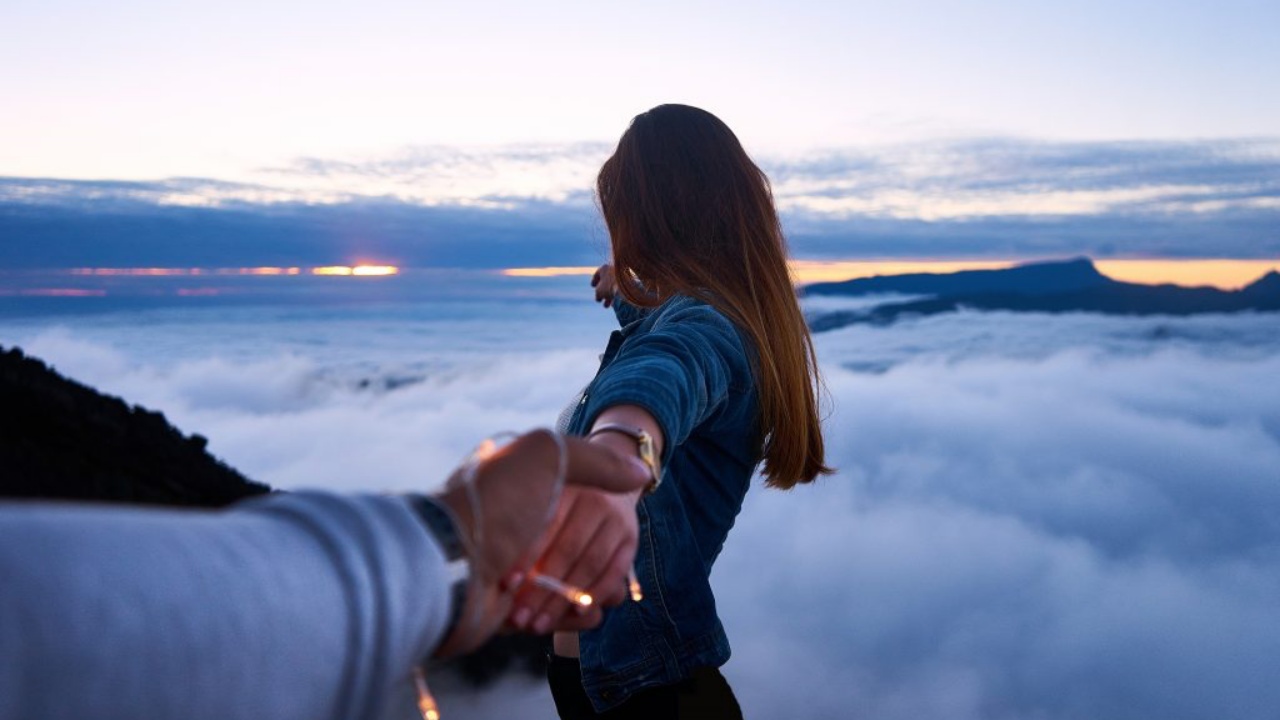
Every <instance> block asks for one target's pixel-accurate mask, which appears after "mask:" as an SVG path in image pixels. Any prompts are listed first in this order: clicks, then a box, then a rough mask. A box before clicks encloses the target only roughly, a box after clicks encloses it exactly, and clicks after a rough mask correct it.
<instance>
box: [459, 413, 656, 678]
mask: <svg viewBox="0 0 1280 720" xmlns="http://www.w3.org/2000/svg"><path fill="white" fill-rule="evenodd" d="M563 439H564V441H565V449H566V452H567V453H568V468H567V473H566V485H565V488H564V493H563V495H562V496H561V499H560V503H559V506H558V508H557V510H556V513H555V516H554V517H553V519H552V521H551V522H550V523H548V522H547V512H548V509H549V507H550V504H551V501H552V492H553V490H554V487H555V482H556V474H557V471H558V469H559V464H560V455H559V450H558V447H557V444H556V442H555V439H554V438H553V437H552V436H551V434H550V433H548V432H545V431H542V432H531V433H527V434H525V435H522V436H520V437H518V438H516V439H515V440H513V441H512V442H511V443H510V444H509V445H507V446H505V447H503V448H501V449H499V450H498V451H497V452H495V453H494V454H493V455H492V456H490V457H488V458H485V459H483V460H481V461H480V463H479V465H478V466H477V467H476V471H475V477H474V480H473V482H474V483H475V490H476V493H477V497H478V500H479V502H478V503H476V505H477V506H478V508H479V511H480V512H481V513H483V526H484V536H483V538H482V545H481V546H480V547H476V548H471V552H473V553H474V554H475V555H474V556H473V557H471V558H470V560H471V572H472V583H471V587H470V589H469V591H468V593H467V604H466V607H465V608H464V609H463V611H462V615H461V618H460V620H459V622H458V626H457V627H456V628H455V629H454V631H453V632H452V633H451V634H450V636H449V637H448V638H446V639H445V641H444V642H443V643H442V644H441V645H440V647H439V648H438V649H437V650H436V655H437V656H438V657H446V656H450V655H455V654H458V653H462V652H467V651H469V650H473V649H475V648H476V647H478V646H479V645H480V644H481V643H482V642H484V641H485V640H486V639H488V638H489V637H490V636H491V635H492V634H493V633H494V632H495V631H497V630H498V629H499V628H500V627H501V626H502V623H503V621H504V620H505V619H506V618H507V617H508V615H509V613H510V608H511V602H512V599H513V594H512V593H511V592H509V591H508V590H509V588H508V587H507V582H508V579H509V578H510V577H511V576H512V575H513V574H516V575H522V574H524V573H526V572H527V570H528V565H530V564H532V561H533V560H534V559H536V558H538V557H547V558H551V557H554V558H556V561H555V562H556V569H564V570H571V574H569V575H567V576H566V575H565V574H563V573H557V574H555V575H553V577H557V578H565V577H567V578H568V581H569V582H574V581H575V579H578V578H588V577H589V578H591V581H594V580H595V579H596V578H598V577H602V576H606V575H614V574H616V573H617V572H618V571H617V570H616V568H618V567H622V568H623V570H622V572H623V573H624V574H625V572H626V568H627V567H629V566H630V563H631V562H632V560H633V559H634V555H635V548H636V545H637V538H636V533H637V528H636V522H635V501H634V498H635V497H636V496H637V495H638V493H639V492H641V490H642V488H643V487H644V485H645V483H646V482H647V481H648V469H647V468H646V467H645V465H644V464H643V463H640V462H638V461H637V460H636V459H634V458H633V457H628V456H626V455H621V454H619V453H617V452H614V451H613V450H611V449H609V448H606V447H603V446H600V445H597V444H595V443H589V442H587V441H586V440H583V439H582V438H573V437H566V438H563ZM584 496H589V497H590V498H591V499H590V500H585V501H584V500H583V499H582V498H583V497H584ZM624 498H632V499H631V500H630V501H627V500H625V499H624ZM437 499H438V500H440V501H441V502H443V503H444V504H445V505H447V506H448V507H449V509H450V510H452V511H453V513H454V517H456V518H457V520H458V524H459V525H460V527H459V528H458V531H459V533H462V534H463V535H464V536H465V537H467V538H474V534H473V528H474V527H475V518H474V516H473V514H472V513H473V510H474V508H473V507H472V503H471V502H470V501H469V500H468V499H467V489H466V488H465V487H464V486H463V485H462V483H460V482H456V478H455V479H454V480H451V482H450V483H449V484H448V486H447V488H446V490H445V491H444V492H443V493H442V494H440V495H439V496H437ZM627 502H630V510H629V511H628V512H629V514H630V516H631V522H630V524H629V525H623V526H618V527H614V528H612V529H611V530H610V532H609V533H607V535H608V537H609V540H608V542H610V543H611V548H612V549H611V551H610V553H609V554H608V555H609V556H608V557H603V556H602V553H601V552H599V551H598V549H597V548H596V546H594V545H593V544H591V543H587V542H585V541H583V538H587V539H593V538H595V537H596V536H597V534H599V531H600V524H601V522H602V521H603V520H604V518H605V517H608V518H610V519H609V520H608V522H610V523H611V524H612V523H613V520H614V519H616V517H617V516H618V515H621V514H623V513H622V511H620V510H618V511H615V512H614V513H612V514H609V513H604V512H600V510H599V508H600V507H602V506H604V505H608V504H611V503H617V504H618V505H620V506H621V505H626V504H627ZM588 508H590V511H589V512H588ZM595 513H599V514H595ZM593 542H594V541H593ZM591 581H581V582H580V583H578V584H579V586H580V587H590V588H592V590H589V592H592V593H593V598H595V602H594V603H593V604H592V605H591V607H589V608H588V609H587V611H586V612H585V613H576V612H575V614H574V615H573V617H572V620H571V621H570V622H565V618H564V616H565V614H566V613H567V612H569V610H570V608H569V606H568V603H567V602H565V601H563V600H562V601H561V603H560V604H559V605H554V606H549V607H544V606H543V605H545V603H544V604H543V605H540V606H539V616H541V615H542V614H546V617H547V620H546V621H545V622H546V623H548V625H549V626H550V627H561V626H564V627H572V628H575V629H576V628H585V627H592V626H594V625H596V624H598V623H599V622H600V619H601V617H602V616H601V611H600V607H601V606H602V605H605V604H608V603H609V602H610V601H612V603H613V604H617V603H618V602H621V598H620V597H619V598H613V596H612V595H610V594H609V593H601V594H600V595H599V596H596V595H595V594H594V593H595V589H594V588H595V585H594V584H593V582H591ZM619 582H621V581H619ZM557 597H558V596H557Z"/></svg>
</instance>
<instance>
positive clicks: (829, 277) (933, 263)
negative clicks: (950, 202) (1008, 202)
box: [787, 260, 1017, 285]
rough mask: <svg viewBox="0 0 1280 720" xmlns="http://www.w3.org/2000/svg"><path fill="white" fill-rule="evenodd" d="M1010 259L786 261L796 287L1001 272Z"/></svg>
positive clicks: (1012, 263) (1008, 265)
mask: <svg viewBox="0 0 1280 720" xmlns="http://www.w3.org/2000/svg"><path fill="white" fill-rule="evenodd" d="M1016 264H1017V262H1015V261H1012V260H790V261H788V262H787V265H788V266H789V267H790V268H791V277H792V278H793V279H794V280H795V282H796V284H799V285H807V284H809V283H816V282H837V281H840V280H853V279H855V278H866V277H873V276H876V275H909V274H912V273H939V274H942V273H953V272H960V271H962V270H1002V269H1004V268H1009V267H1013V266H1014V265H1016Z"/></svg>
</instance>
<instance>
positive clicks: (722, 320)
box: [641, 295, 747, 355]
mask: <svg viewBox="0 0 1280 720" xmlns="http://www.w3.org/2000/svg"><path fill="white" fill-rule="evenodd" d="M641 325H643V326H645V328H644V332H660V333H671V334H675V335H686V336H690V335H692V336H698V337H699V338H700V339H701V340H702V341H704V342H710V343H712V344H714V345H716V346H719V347H720V348H721V350H722V351H723V352H729V353H732V354H735V355H738V354H742V353H743V352H744V351H745V349H746V347H747V343H746V338H745V337H744V336H743V334H742V332H741V331H740V330H739V328H738V326H737V324H735V323H734V322H733V321H732V320H731V319H729V316H728V315H726V314H725V313H724V312H723V311H722V310H720V309H719V308H717V307H716V306H715V305H713V304H712V303H711V302H710V301H709V300H707V299H705V298H699V297H694V296H691V295H673V296H672V297H670V298H668V299H667V300H666V301H665V302H663V303H662V304H661V305H659V306H658V307H656V308H654V309H653V310H652V312H650V314H649V315H648V317H646V318H645V320H644V322H642V323H641Z"/></svg>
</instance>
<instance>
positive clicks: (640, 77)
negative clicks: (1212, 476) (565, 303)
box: [0, 0, 1280, 179]
mask: <svg viewBox="0 0 1280 720" xmlns="http://www.w3.org/2000/svg"><path fill="white" fill-rule="evenodd" d="M1278 24H1280V8H1277V6H1276V4H1275V3H1273V2H1268V1H1266V0H1227V1H1225V2H1213V3H1209V2H1186V1H1175V2H1155V1H1133V0H1121V1H1120V2H1103V1H1101V0H1088V1H1085V2H1078V3H1065V4H1064V3H1019V2H993V1H989V0H986V1H981V2H966V3H958V2H945V1H942V0H928V1H921V0H913V1H908V2H901V3H876V2H842V3H832V2H813V1H801V2H794V3H786V4H785V5H783V4H779V3H764V2H727V1H725V2H720V1H712V2H674V1H671V0H659V1H657V2H652V3H646V4H645V5H644V6H643V7H639V6H634V5H628V4H620V3H596V2H578V1H574V0H558V1H554V2H546V3H538V4H537V5H536V6H535V5H529V4H527V3H514V2H475V3H439V2H395V1H391V0H374V1H373V2H367V3H361V4H359V5H356V4H351V3H334V2H308V3H301V2H270V3H258V2H249V1H248V0H230V1H229V2H225V3H219V4H216V5H209V4H190V3H185V4H173V3H164V2H158V1H148V0H125V1H124V2H120V3H112V4H111V5H110V6H105V5H102V4H101V3H94V2H87V1H86V0H52V1H51V2H42V3H34V2H18V3H6V5H5V6H4V8H3V9H2V10H0V28H3V29H2V30H0V40H3V42H0V65H2V66H4V67H6V68H9V69H10V70H9V71H8V72H6V73H4V74H3V75H0V94H2V95H3V97H5V102H6V105H7V106H8V107H9V108H11V110H10V111H8V112H6V113H4V115H3V117H2V118H0V137H4V138H6V142H5V143H4V146H3V148H0V169H2V172H3V174H6V175H12V176H27V177H62V178H97V179H108V178H110V179H160V178H165V177H175V176H198V177H218V178H227V179H235V178H236V177H237V176H238V175H239V174H240V173H244V172H246V171H250V170H252V169H254V168H257V167H261V166H271V165H279V164H285V163H288V162H289V161H291V160H293V159H295V158H299V157H319V158H325V159H358V158H361V157H367V156H370V155H377V154H379V153H386V152H391V151H396V150H398V149H400V148H403V147H406V146H415V145H456V144H480V145H488V144H505V143H523V142H582V141H605V142H607V141H611V140H613V139H615V138H616V137H617V135H618V134H619V133H620V132H621V130H622V129H623V127H624V126H625V123H626V121H627V120H628V119H629V118H630V117H631V116H633V115H634V114H636V113H637V112H639V111H641V110H644V109H646V108H648V107H650V106H652V105H654V104H658V103H660V102H670V101H675V102H688V103H692V104H697V105H700V106H704V107H706V108H707V109H710V110H712V111H713V112H716V113H718V114H720V115H721V116H722V117H723V118H724V119H726V121H728V122H729V123H730V125H731V126H733V127H735V128H736V129H737V130H738V132H739V134H740V135H741V136H742V137H743V139H744V141H745V142H746V144H747V146H748V148H749V149H754V150H756V151H760V152H765V151H768V152H775V151H787V150H805V149H813V148H826V147H844V146H849V145H862V144H867V143H878V142H884V141H888V140H904V139H911V140H921V139H938V138H947V137H953V136H1014V137H1023V138H1035V139H1043V140H1169V139H1203V138H1225V137H1256V136H1274V135H1276V134H1277V132H1280V129H1278V128H1277V122H1278V121H1280V98H1278V97H1277V96H1276V94H1275V93H1274V92H1269V88H1272V87H1275V86H1276V85H1277V80H1278V79H1280V78H1278V76H1280V69H1278V68H1280V49H1277V47H1276V45H1275V43H1274V42H1272V39H1273V38H1272V34H1271V32H1270V31H1271V29H1272V28H1274V27H1276V26H1277V25H1278Z"/></svg>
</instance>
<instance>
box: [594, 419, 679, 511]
mask: <svg viewBox="0 0 1280 720" xmlns="http://www.w3.org/2000/svg"><path fill="white" fill-rule="evenodd" d="M606 432H616V433H622V434H623V435H626V436H627V437H629V438H631V439H632V440H635V441H636V451H637V452H638V453H639V455H640V461H641V462H643V463H644V464H645V465H646V466H648V468H649V484H648V485H646V486H645V488H644V492H645V494H646V495H651V494H653V493H654V492H656V491H657V489H658V486H659V485H661V484H662V471H661V470H659V469H658V453H657V452H656V451H655V450H654V446H653V436H652V435H650V434H649V432H648V431H647V430H645V429H644V428H640V427H635V426H634V425H623V424H622V423H605V424H603V425H597V426H595V427H594V428H592V429H591V432H590V433H587V439H588V440H590V439H591V438H593V437H595V436H596V435H599V434H600V433H606Z"/></svg>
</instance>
